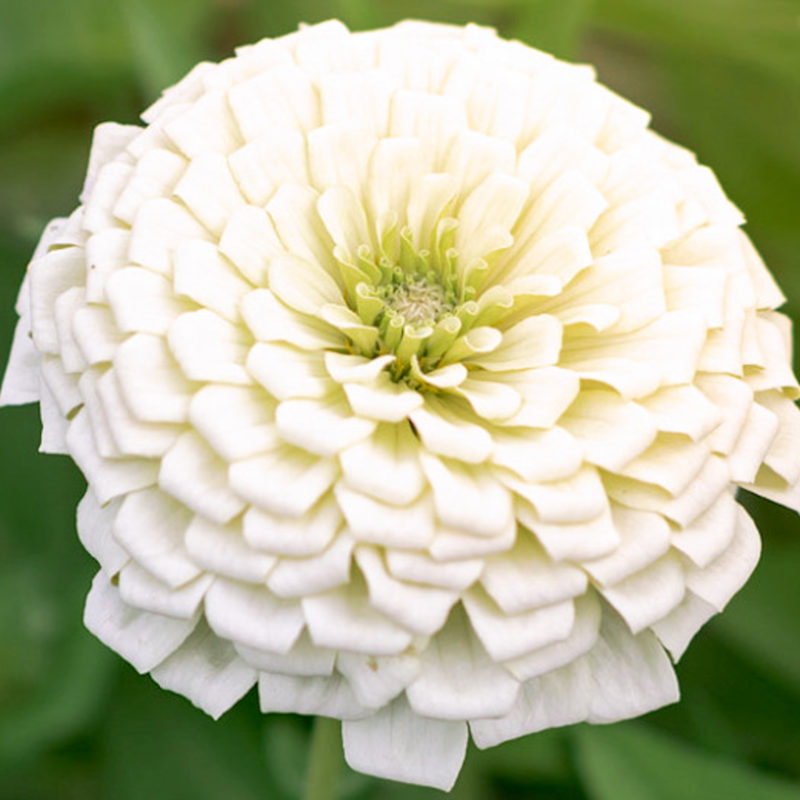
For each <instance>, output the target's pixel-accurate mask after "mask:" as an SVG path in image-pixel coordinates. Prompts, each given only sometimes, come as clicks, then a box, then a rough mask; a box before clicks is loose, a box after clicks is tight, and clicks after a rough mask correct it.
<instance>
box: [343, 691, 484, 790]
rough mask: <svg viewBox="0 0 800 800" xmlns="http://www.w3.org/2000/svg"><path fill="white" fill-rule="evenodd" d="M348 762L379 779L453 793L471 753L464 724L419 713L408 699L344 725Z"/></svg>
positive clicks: (354, 767)
mask: <svg viewBox="0 0 800 800" xmlns="http://www.w3.org/2000/svg"><path fill="white" fill-rule="evenodd" d="M342 738H343V741H344V751H345V758H346V759H347V763H348V764H349V765H350V767H351V768H352V769H355V770H357V771H358V772H364V773H366V774H367V775H376V776H378V777H380V778H388V779H390V780H397V781H404V782H407V783H415V784H420V785H422V786H433V787H434V788H436V789H441V790H442V791H445V792H447V791H450V789H452V787H453V784H455V782H456V778H457V777H458V773H459V770H460V769H461V764H462V763H463V761H464V756H465V754H466V751H467V739H468V738H469V734H468V732H467V726H466V724H465V723H464V722H446V721H444V720H439V719H428V718H425V717H421V716H419V715H418V714H416V713H415V712H414V711H413V710H412V709H411V708H410V707H409V705H408V702H407V701H406V699H405V698H404V697H399V698H397V699H396V700H395V701H394V702H393V703H392V704H390V705H387V706H384V707H383V708H382V709H380V710H379V711H377V712H375V713H374V714H373V715H371V716H369V717H366V718H365V719H362V720H347V721H345V722H343V723H342Z"/></svg>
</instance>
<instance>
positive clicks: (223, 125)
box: [164, 89, 241, 158]
mask: <svg viewBox="0 0 800 800" xmlns="http://www.w3.org/2000/svg"><path fill="white" fill-rule="evenodd" d="M164 130H165V133H166V134H167V136H169V138H170V139H171V140H172V141H173V142H174V143H175V144H176V145H177V146H178V148H179V149H180V150H181V152H183V153H184V154H185V155H187V156H189V158H194V157H196V156H199V155H201V154H203V153H208V152H218V153H230V152H232V151H233V150H235V149H236V148H237V147H239V146H240V145H241V135H240V133H239V129H238V127H237V125H236V122H235V120H234V118H233V115H232V114H231V112H230V107H229V106H228V101H227V98H226V95H225V92H223V91H222V90H221V89H211V90H209V91H207V92H206V93H205V94H203V95H201V96H200V98H199V99H198V100H197V101H196V102H194V103H192V104H191V105H189V106H188V107H187V108H186V109H185V110H183V111H181V112H180V113H179V114H177V115H176V116H175V117H173V118H172V119H171V120H170V121H169V122H168V123H167V125H166V126H165V128H164Z"/></svg>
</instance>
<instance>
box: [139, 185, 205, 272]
mask: <svg viewBox="0 0 800 800" xmlns="http://www.w3.org/2000/svg"><path fill="white" fill-rule="evenodd" d="M210 238H211V237H210V234H209V233H208V231H207V230H206V229H205V228H204V227H203V226H202V225H201V224H200V222H199V221H198V220H197V219H196V218H195V217H193V216H192V215H191V214H190V213H189V212H188V211H187V210H186V209H185V208H184V207H183V206H181V205H179V204H178V203H176V202H175V201H173V200H168V199H167V198H165V197H157V198H154V199H152V200H147V201H146V202H144V203H142V205H141V207H140V208H139V211H138V212H137V214H136V219H135V220H134V222H133V228H132V230H131V238H130V247H129V250H128V257H129V259H130V261H131V262H132V263H134V264H138V265H140V266H142V267H147V268H148V269H151V270H153V271H154V272H160V273H161V274H162V275H170V274H171V272H172V251H173V250H174V249H175V248H176V247H177V246H178V245H179V244H181V243H182V242H185V241H187V240H189V239H200V240H204V241H210Z"/></svg>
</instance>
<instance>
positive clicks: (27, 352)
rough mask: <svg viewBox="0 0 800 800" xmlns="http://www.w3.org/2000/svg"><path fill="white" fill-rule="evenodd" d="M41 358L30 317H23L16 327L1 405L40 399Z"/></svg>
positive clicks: (19, 403) (20, 403) (1, 390)
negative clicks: (32, 335) (32, 333)
mask: <svg viewBox="0 0 800 800" xmlns="http://www.w3.org/2000/svg"><path fill="white" fill-rule="evenodd" d="M40 358H41V356H40V355H39V351H38V350H37V349H36V345H34V343H33V339H32V338H31V332H30V319H29V317H28V316H24V317H21V318H20V319H19V321H18V322H17V325H16V327H15V328H14V341H13V343H12V345H11V354H10V355H9V358H8V365H7V366H6V371H5V374H4V375H3V385H2V388H0V406H16V405H23V404H25V403H35V402H36V401H37V400H38V399H39V360H40Z"/></svg>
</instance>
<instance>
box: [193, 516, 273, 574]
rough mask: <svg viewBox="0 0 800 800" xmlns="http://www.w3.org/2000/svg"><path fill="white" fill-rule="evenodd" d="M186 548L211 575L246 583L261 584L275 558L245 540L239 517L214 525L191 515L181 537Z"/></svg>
mask: <svg viewBox="0 0 800 800" xmlns="http://www.w3.org/2000/svg"><path fill="white" fill-rule="evenodd" d="M184 544H185V545H186V551H187V553H188V554H189V556H190V557H191V559H192V561H194V562H195V563H196V564H198V565H199V566H201V567H203V568H204V569H207V570H209V571H211V572H213V573H215V574H219V575H224V576H225V577H227V578H234V579H236V580H240V581H246V582H247V583H263V582H264V581H265V580H266V577H267V575H269V572H270V570H271V569H272V567H273V566H274V565H275V561H276V559H275V557H274V556H271V555H267V554H266V553H263V552H259V551H257V550H255V549H254V548H253V547H251V546H250V545H249V543H248V542H247V541H245V539H244V537H243V535H242V523H241V520H236V521H234V522H229V523H228V524H227V525H217V524H215V523H213V522H209V521H208V520H207V519H204V518H203V517H195V518H194V519H193V520H192V521H191V523H190V524H189V527H188V528H187V530H186V535H185V537H184Z"/></svg>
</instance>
